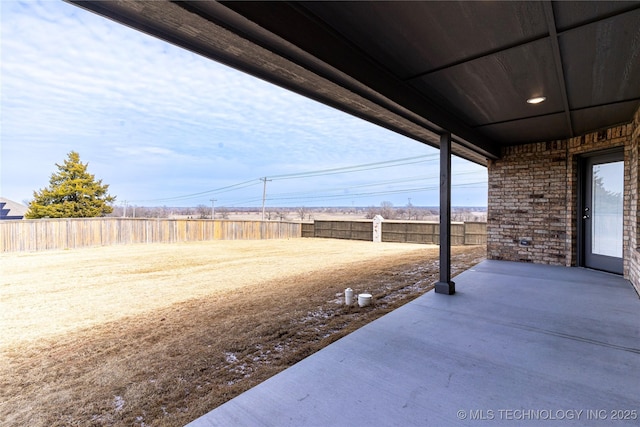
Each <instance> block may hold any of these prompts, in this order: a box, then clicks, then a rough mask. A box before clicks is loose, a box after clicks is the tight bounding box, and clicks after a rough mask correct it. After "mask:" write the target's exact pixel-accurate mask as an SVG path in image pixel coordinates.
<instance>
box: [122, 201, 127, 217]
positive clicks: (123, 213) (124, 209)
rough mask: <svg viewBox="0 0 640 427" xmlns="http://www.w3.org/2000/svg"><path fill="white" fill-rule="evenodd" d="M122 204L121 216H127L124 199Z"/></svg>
mask: <svg viewBox="0 0 640 427" xmlns="http://www.w3.org/2000/svg"><path fill="white" fill-rule="evenodd" d="M122 205H123V209H122V218H126V217H127V201H126V200H125V201H124V202H122Z"/></svg>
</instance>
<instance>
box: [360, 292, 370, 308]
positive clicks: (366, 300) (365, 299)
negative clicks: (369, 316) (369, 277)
mask: <svg viewBox="0 0 640 427" xmlns="http://www.w3.org/2000/svg"><path fill="white" fill-rule="evenodd" d="M371 298H372V297H371V294H359V295H358V305H359V306H360V307H366V306H368V305H370V304H371Z"/></svg>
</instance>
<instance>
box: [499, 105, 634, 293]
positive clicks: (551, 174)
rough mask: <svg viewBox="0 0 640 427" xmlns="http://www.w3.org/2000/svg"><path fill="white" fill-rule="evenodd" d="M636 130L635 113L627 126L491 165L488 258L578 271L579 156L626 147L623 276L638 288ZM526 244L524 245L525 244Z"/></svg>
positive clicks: (523, 148) (527, 150) (524, 150)
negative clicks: (568, 267)
mask: <svg viewBox="0 0 640 427" xmlns="http://www.w3.org/2000/svg"><path fill="white" fill-rule="evenodd" d="M639 128H640V110H639V111H638V112H637V113H636V115H635V120H634V122H632V123H629V124H627V125H622V126H616V127H612V128H609V129H606V130H603V131H599V132H593V133H590V134H587V135H583V136H580V137H575V138H571V139H568V140H561V141H550V142H541V143H535V144H526V145H520V146H513V147H507V148H505V149H503V151H502V156H501V158H500V159H498V160H495V161H491V162H489V165H488V166H489V168H488V169H489V204H488V223H487V233H488V237H487V256H488V257H489V258H490V259H503V260H510V261H522V262H534V263H540V264H555V265H567V266H570V265H576V263H577V215H578V212H577V204H578V196H579V195H578V159H579V156H580V155H581V154H585V153H589V152H594V151H599V150H605V149H610V148H617V147H624V160H625V173H624V179H625V193H624V230H625V231H624V233H625V242H624V254H623V256H624V259H625V263H624V275H625V277H629V278H630V279H631V280H632V281H634V283H635V284H636V286H638V287H639V288H640V285H639V284H638V283H639V281H640V253H639V252H638V240H637V231H638V223H639V220H638V196H637V193H638V189H639V183H638V149H639V148H638V145H639V142H638V139H639V138H640V135H639V133H640V130H639ZM523 240H524V241H527V242H529V244H528V245H526V244H522V243H521V242H522V241H523Z"/></svg>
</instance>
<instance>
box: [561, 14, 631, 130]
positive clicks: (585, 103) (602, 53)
mask: <svg viewBox="0 0 640 427" xmlns="http://www.w3.org/2000/svg"><path fill="white" fill-rule="evenodd" d="M559 44H560V49H561V51H562V56H563V65H564V70H565V74H566V79H567V89H568V95H569V104H570V106H571V109H580V108H586V107H592V106H602V105H607V104H612V103H616V102H620V101H627V100H630V99H636V100H637V99H638V98H640V61H638V60H637V58H638V57H640V10H635V11H632V12H629V13H627V14H625V15H624V16H615V17H612V18H609V19H605V20H602V21H598V22H595V23H592V24H588V25H585V26H582V27H579V28H576V29H574V30H570V31H568V32H566V33H563V34H561V35H560V37H559ZM634 57H635V58H636V59H635V60H633V59H634ZM630 59H631V60H630ZM623 111H624V109H621V110H620V113H622V112H623ZM607 113H608V114H613V116H612V117H613V118H612V120H613V121H614V122H617V123H622V122H625V121H628V117H629V116H627V115H626V114H619V115H615V113H616V109H615V108H613V109H611V111H608V112H607Z"/></svg>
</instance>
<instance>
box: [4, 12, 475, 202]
mask: <svg viewBox="0 0 640 427" xmlns="http://www.w3.org/2000/svg"><path fill="white" fill-rule="evenodd" d="M1 20H2V21H1V22H2V29H1V34H2V51H1V52H2V61H1V65H0V66H1V69H0V72H1V73H2V80H1V85H2V87H1V89H2V90H1V91H0V92H1V104H0V110H1V111H0V112H1V113H2V129H1V131H0V132H1V134H0V137H1V142H2V189H1V190H2V193H3V194H2V195H3V196H4V197H9V198H15V199H17V200H22V199H24V198H28V197H30V196H31V192H32V191H33V190H34V189H37V188H41V187H43V186H44V185H46V182H47V180H48V176H49V174H50V173H51V172H52V171H53V168H54V166H53V164H54V163H55V162H60V161H62V159H63V158H64V157H65V155H66V153H67V152H69V151H71V150H76V151H78V152H79V153H80V154H81V158H82V159H83V161H89V162H90V167H91V169H92V173H95V174H96V176H97V177H98V178H102V179H103V181H104V182H106V183H109V184H111V188H110V189H111V191H112V193H115V194H117V195H118V196H119V200H123V199H125V198H126V199H129V200H134V199H148V198H150V197H149V195H153V197H151V198H162V197H172V196H176V195H180V194H189V193H194V192H198V191H201V190H202V191H204V190H207V189H210V188H216V187H219V186H223V185H230V184H233V183H236V182H243V181H245V180H247V179H252V178H254V177H260V176H268V175H275V174H283V173H292V172H300V171H305V170H317V169H322V168H329V167H336V166H347V165H353V164H359V163H367V162H372V161H379V160H386V159H390V158H400V157H407V156H413V155H422V154H428V153H434V152H435V150H434V149H432V148H430V147H426V146H424V145H422V144H419V143H417V142H415V141H410V140H408V139H407V138H405V137H402V136H400V135H397V134H395V133H393V132H391V131H388V130H386V129H382V128H379V127H377V126H375V125H372V124H370V123H366V122H364V121H362V120H360V119H357V118H355V117H352V116H348V115H346V114H344V113H341V112H338V111H336V110H333V109H331V108H329V107H327V106H324V105H322V104H319V103H317V102H315V101H312V100H309V99H306V98H304V97H302V96H299V95H297V94H294V93H291V92H288V91H285V90H282V89H280V88H278V87H275V86H273V85H270V84H268V83H266V82H264V81H261V80H259V79H255V78H253V77H251V76H248V75H245V74H242V73H239V72H237V71H235V70H232V69H230V68H228V67H226V66H223V65H221V64H218V63H215V62H212V61H210V60H207V59H205V58H202V57H200V56H198V55H196V54H193V53H191V52H188V51H185V50H182V49H180V48H177V47H175V46H173V45H170V44H167V43H164V42H162V41H160V40H157V39H154V38H151V37H149V36H146V35H144V34H142V33H140V32H137V31H134V30H131V29H129V28H127V27H124V26H122V25H119V24H116V23H113V22H111V21H109V20H106V19H103V18H101V17H99V16H97V15H94V14H91V13H88V12H85V11H83V10H81V9H79V8H78V7H75V6H72V5H69V4H66V3H63V2H50V1H45V2H33V1H27V2H14V1H6V0H3V1H2V17H1ZM463 165H464V166H462V167H465V168H468V167H471V168H472V169H473V168H476V169H475V170H476V171H477V173H478V174H480V175H483V174H484V175H486V174H485V172H484V171H483V170H482V169H481V168H478V167H477V166H475V165H471V166H469V164H468V162H465V163H463ZM423 166H424V165H423ZM434 167H436V168H437V166H434ZM390 172H391V171H390ZM420 172H424V171H423V170H422V171H421V170H420V166H419V165H418V166H416V167H415V168H413V167H407V168H406V169H405V170H404V171H398V172H396V171H394V172H393V173H394V174H396V173H397V174H407V175H411V174H415V173H420ZM341 179H342V181H341ZM345 179H346V178H344V177H342V178H338V177H334V178H331V179H328V178H327V180H326V181H324V182H319V181H308V182H306V183H304V184H299V185H304V186H306V187H308V188H315V186H316V185H334V184H336V185H337V184H338V183H340V182H342V184H343V186H345V188H346V187H348V186H349V185H350V184H351V182H345V181H344V180H345ZM366 179H367V178H366V177H365V176H362V177H357V178H354V181H352V182H353V183H355V184H360V183H362V182H365V181H366ZM369 179H370V178H369ZM485 180H486V178H485ZM283 185H284V184H283ZM286 185H290V184H286ZM283 188H284V187H283ZM27 189H29V190H27ZM250 190H251V192H247V193H245V194H242V195H236V196H235V197H240V198H242V197H243V196H246V197H250V196H251V195H252V194H253V193H254V191H253V189H250ZM402 198H403V199H404V195H403V196H402ZM204 200H205V201H206V198H205V199H204ZM196 202H197V201H196ZM363 203H364V202H363ZM480 203H485V202H483V201H481V202H480ZM364 204H369V203H364Z"/></svg>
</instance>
